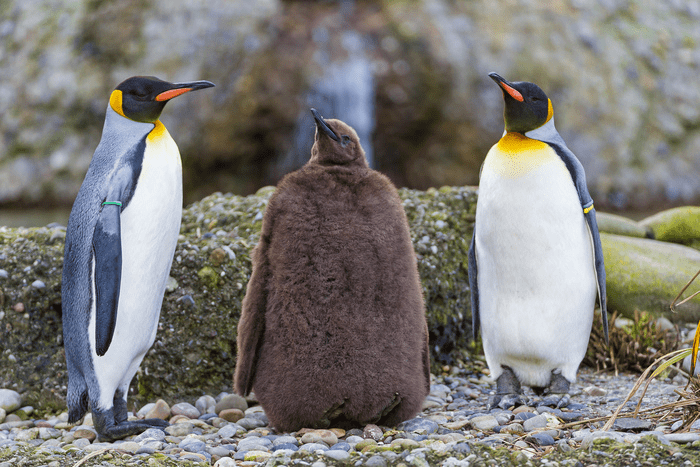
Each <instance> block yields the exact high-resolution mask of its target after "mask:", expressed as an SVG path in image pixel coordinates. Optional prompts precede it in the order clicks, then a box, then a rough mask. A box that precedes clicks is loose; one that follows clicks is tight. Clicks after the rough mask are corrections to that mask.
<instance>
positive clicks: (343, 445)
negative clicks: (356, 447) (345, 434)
mask: <svg viewBox="0 0 700 467" xmlns="http://www.w3.org/2000/svg"><path fill="white" fill-rule="evenodd" d="M331 449H334V450H342V451H349V450H350V449H352V448H351V447H350V445H349V444H348V443H345V442H343V441H340V442H338V443H335V444H334V445H333V446H331Z"/></svg>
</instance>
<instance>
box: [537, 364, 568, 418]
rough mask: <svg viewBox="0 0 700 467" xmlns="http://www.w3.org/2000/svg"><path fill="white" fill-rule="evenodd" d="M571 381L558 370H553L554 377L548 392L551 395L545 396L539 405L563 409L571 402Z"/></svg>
mask: <svg viewBox="0 0 700 467" xmlns="http://www.w3.org/2000/svg"><path fill="white" fill-rule="evenodd" d="M570 386H571V383H570V382H569V380H567V379H566V378H564V377H563V376H562V375H561V373H559V371H558V370H554V371H552V379H551V381H550V383H549V388H548V392H549V395H548V396H547V397H544V398H543V399H542V401H540V402H539V403H538V404H537V406H538V407H539V406H543V405H544V406H548V407H555V408H557V409H561V408H562V407H566V406H568V405H569V403H570V402H571V398H570V397H569V394H568V393H569V387H570Z"/></svg>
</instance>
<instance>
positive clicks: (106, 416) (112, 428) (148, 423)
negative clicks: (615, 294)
mask: <svg viewBox="0 0 700 467" xmlns="http://www.w3.org/2000/svg"><path fill="white" fill-rule="evenodd" d="M114 412H115V411H114V409H109V410H98V409H94V408H93V410H92V418H93V421H94V425H95V431H97V434H98V436H99V440H100V441H102V442H112V441H116V440H118V439H122V438H126V437H127V436H132V435H138V434H141V433H143V432H144V431H146V430H148V429H149V428H157V429H159V430H163V429H165V428H166V427H167V426H169V425H170V423H168V422H167V421H165V420H161V419H160V418H147V419H144V420H133V421H127V420H124V419H123V417H121V416H120V417H118V418H119V421H117V417H115V413H114Z"/></svg>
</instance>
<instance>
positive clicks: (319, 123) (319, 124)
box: [311, 109, 340, 142]
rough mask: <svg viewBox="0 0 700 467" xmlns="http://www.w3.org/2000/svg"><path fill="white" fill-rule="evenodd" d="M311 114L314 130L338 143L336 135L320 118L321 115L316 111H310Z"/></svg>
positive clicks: (338, 139)
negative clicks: (314, 124) (316, 129)
mask: <svg viewBox="0 0 700 467" xmlns="http://www.w3.org/2000/svg"><path fill="white" fill-rule="evenodd" d="M311 114H312V115H313V116H314V120H316V128H318V129H319V131H322V132H324V133H325V134H326V135H327V136H328V137H329V138H330V139H332V140H333V141H337V142H340V138H339V137H338V135H336V134H335V131H333V130H331V127H329V126H328V125H327V124H326V121H325V120H324V119H323V117H321V114H320V113H318V110H316V109H311Z"/></svg>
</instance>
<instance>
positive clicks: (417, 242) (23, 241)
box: [0, 187, 476, 411]
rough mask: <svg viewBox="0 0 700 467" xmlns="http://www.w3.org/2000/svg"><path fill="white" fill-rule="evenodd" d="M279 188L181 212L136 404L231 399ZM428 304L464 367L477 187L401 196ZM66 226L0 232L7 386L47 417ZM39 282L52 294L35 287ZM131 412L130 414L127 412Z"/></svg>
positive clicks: (449, 355)
mask: <svg viewBox="0 0 700 467" xmlns="http://www.w3.org/2000/svg"><path fill="white" fill-rule="evenodd" d="M273 192H274V188H272V187H266V188H263V189H261V190H259V191H258V193H257V194H256V195H252V196H247V197H241V196H234V195H230V194H228V195H222V194H220V193H215V194H213V195H211V196H208V197H206V198H204V199H203V200H201V201H199V202H196V203H194V204H192V205H191V206H189V207H188V208H187V209H185V211H184V212H183V219H182V228H181V232H180V238H179V241H178V245H177V249H176V252H175V258H174V260H173V265H172V269H171V272H170V276H171V277H172V278H173V280H171V281H169V284H170V287H169V289H168V291H166V294H165V297H164V300H163V308H162V311H161V317H160V322H159V327H158V334H157V336H156V341H155V343H154V345H153V347H152V348H151V350H150V351H149V352H148V353H147V354H146V357H145V358H144V360H143V362H142V364H141V367H140V369H139V371H138V373H137V375H136V377H135V378H134V381H133V382H132V385H131V389H130V391H131V393H130V395H129V401H130V404H134V403H136V404H137V405H140V404H142V403H144V402H146V401H151V400H154V399H156V398H163V399H166V400H171V401H172V400H188V399H196V397H198V396H200V395H201V394H202V393H211V394H216V393H218V392H220V391H222V390H228V391H230V388H231V383H232V376H233V370H234V364H235V357H236V331H237V326H238V319H239V316H240V311H241V302H242V300H243V296H244V294H245V289H246V285H247V283H248V279H249V277H250V273H251V262H250V252H251V250H252V248H253V247H254V246H255V245H256V244H257V241H258V238H259V232H260V227H261V225H262V218H263V214H264V211H265V207H266V205H267V202H268V200H269V198H270V196H271V194H272V193H273ZM400 195H401V197H402V199H403V201H404V207H405V210H406V213H407V216H408V219H409V223H410V226H411V237H412V240H413V242H414V247H415V250H416V253H417V257H418V267H419V272H420V275H421V279H422V283H423V290H424V295H425V300H426V308H427V316H428V322H429V329H430V343H431V352H432V358H433V362H434V363H435V364H438V363H455V362H456V361H459V360H463V361H464V360H466V359H467V358H468V357H467V349H468V344H469V340H470V336H471V320H470V314H469V287H468V278H467V251H468V247H469V241H470V239H471V234H472V229H473V223H474V212H475V206H476V193H475V189H474V188H469V187H464V188H448V187H445V188H441V189H440V190H435V189H430V190H428V191H427V192H421V191H413V190H400ZM57 232H63V228H62V227H59V226H52V227H42V228H38V229H25V228H21V229H8V228H0V260H2V264H3V269H5V270H6V271H8V276H7V277H0V290H1V293H0V310H1V311H0V387H5V388H8V389H13V390H15V391H17V392H19V393H20V394H22V395H23V397H24V402H25V403H27V404H30V405H32V406H34V407H35V408H37V409H39V410H40V411H42V410H47V409H49V410H50V409H51V408H53V407H55V408H56V409H60V408H63V407H65V402H64V399H65V386H66V382H67V374H66V369H65V354H64V351H63V346H62V333H61V298H60V281H61V267H62V263H63V241H64V236H61V235H57ZM37 280H41V281H42V282H43V283H44V284H45V287H43V288H36V287H34V286H32V283H33V282H35V281H37ZM130 408H131V406H130Z"/></svg>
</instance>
